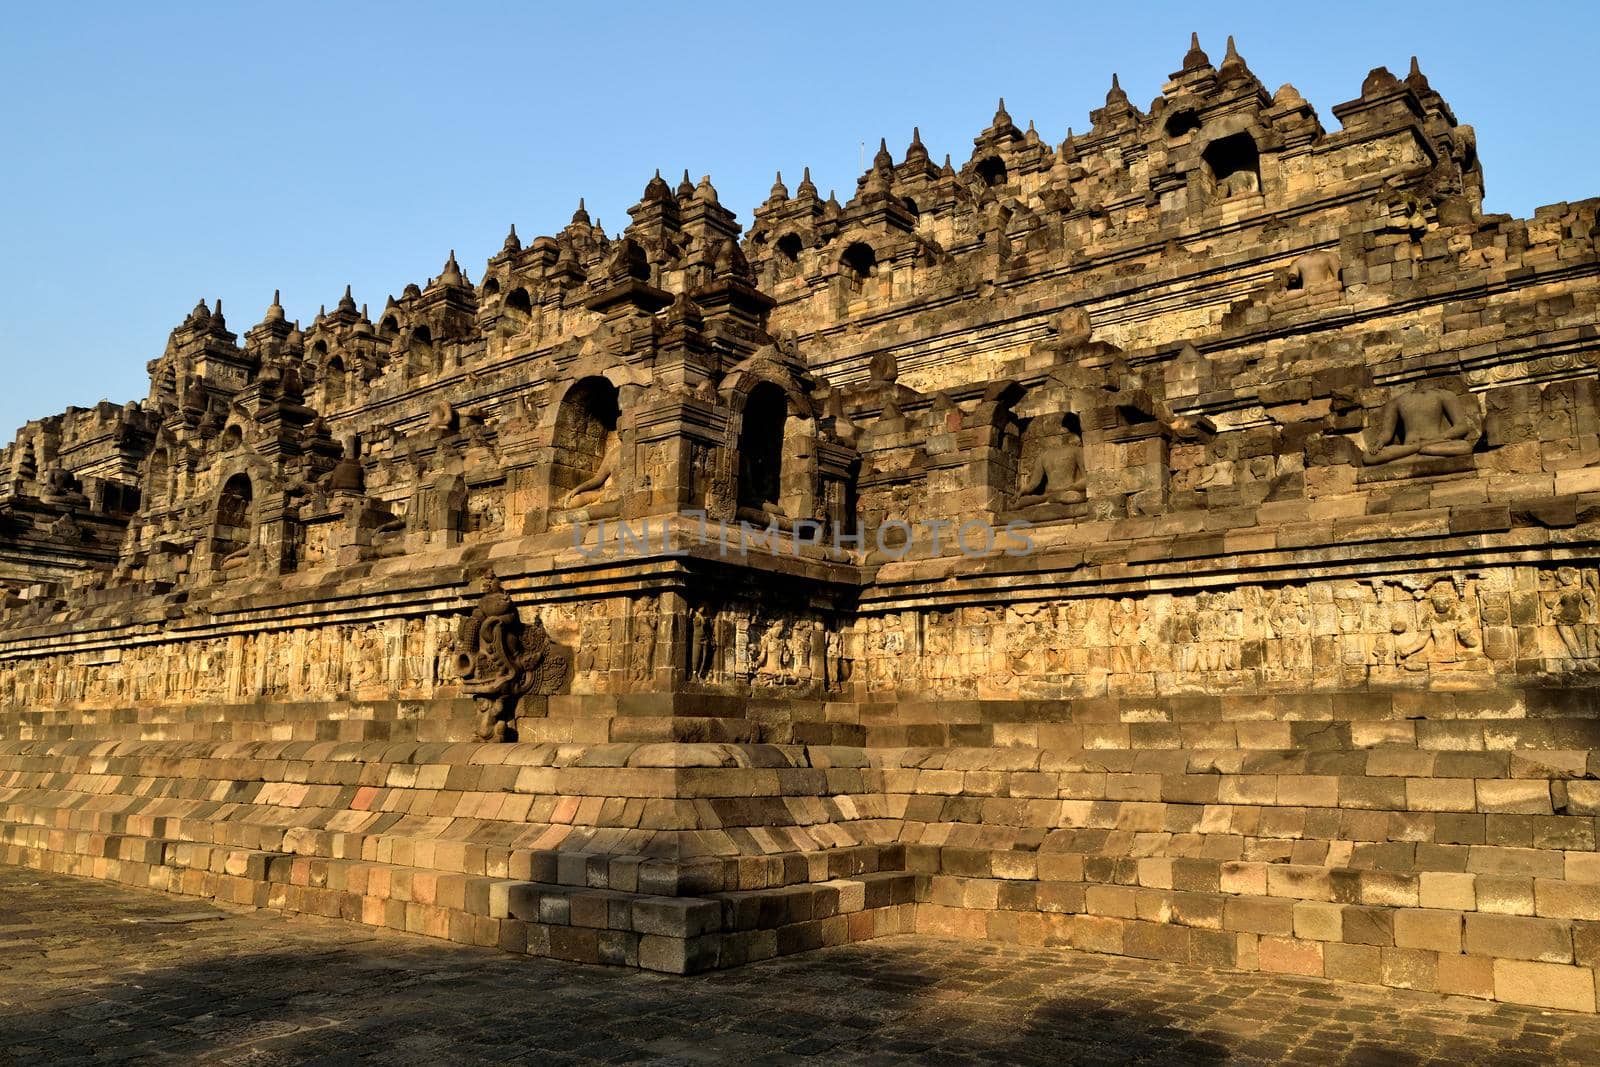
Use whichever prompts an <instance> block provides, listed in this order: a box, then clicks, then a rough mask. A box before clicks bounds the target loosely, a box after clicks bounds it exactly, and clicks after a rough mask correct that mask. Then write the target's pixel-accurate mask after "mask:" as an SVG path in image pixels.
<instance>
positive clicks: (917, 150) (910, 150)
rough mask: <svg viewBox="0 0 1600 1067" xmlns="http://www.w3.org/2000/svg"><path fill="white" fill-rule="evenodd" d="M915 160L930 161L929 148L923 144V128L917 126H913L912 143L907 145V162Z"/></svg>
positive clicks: (918, 161)
mask: <svg viewBox="0 0 1600 1067" xmlns="http://www.w3.org/2000/svg"><path fill="white" fill-rule="evenodd" d="M913 161H914V162H917V163H926V162H927V161H928V150H927V148H925V147H924V146H923V144H922V130H921V129H920V128H919V127H916V126H913V127H911V143H910V144H909V145H907V146H906V162H907V163H911V162H913Z"/></svg>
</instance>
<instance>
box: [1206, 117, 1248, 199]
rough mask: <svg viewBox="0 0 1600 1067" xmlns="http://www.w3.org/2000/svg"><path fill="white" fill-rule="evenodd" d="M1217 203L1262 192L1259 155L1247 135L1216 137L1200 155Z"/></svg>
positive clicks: (1237, 134)
mask: <svg viewBox="0 0 1600 1067" xmlns="http://www.w3.org/2000/svg"><path fill="white" fill-rule="evenodd" d="M1201 159H1202V160H1203V161H1204V163H1205V171H1206V175H1207V177H1208V179H1209V181H1210V183H1211V188H1212V191H1213V192H1214V194H1215V195H1216V198H1217V199H1218V200H1226V199H1228V198H1230V197H1235V196H1252V195H1254V194H1256V193H1259V192H1261V153H1260V152H1259V151H1258V150H1257V149H1256V143H1255V141H1254V140H1253V139H1252V138H1251V136H1250V135H1249V134H1248V133H1243V132H1240V133H1234V134H1229V135H1228V136H1226V137H1219V138H1217V139H1216V140H1215V141H1212V142H1211V143H1210V144H1208V145H1206V148H1205V151H1204V152H1202V153H1201Z"/></svg>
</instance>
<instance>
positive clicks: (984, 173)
mask: <svg viewBox="0 0 1600 1067" xmlns="http://www.w3.org/2000/svg"><path fill="white" fill-rule="evenodd" d="M975 169H976V170H977V174H978V178H979V180H981V181H982V182H983V184H984V185H986V186H988V187H989V188H991V189H995V188H998V187H999V186H1002V185H1004V184H1005V183H1006V164H1005V160H1003V159H1001V158H1000V157H999V156H989V157H987V158H985V159H982V160H980V161H979V162H978V166H977V167H976V168H975Z"/></svg>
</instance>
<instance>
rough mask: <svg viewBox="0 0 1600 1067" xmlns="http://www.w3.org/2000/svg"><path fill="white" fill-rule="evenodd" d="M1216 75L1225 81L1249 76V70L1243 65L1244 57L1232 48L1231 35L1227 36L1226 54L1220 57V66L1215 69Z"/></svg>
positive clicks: (1236, 49)
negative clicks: (1219, 75)
mask: <svg viewBox="0 0 1600 1067" xmlns="http://www.w3.org/2000/svg"><path fill="white" fill-rule="evenodd" d="M1217 73H1218V74H1221V75H1222V76H1223V78H1225V79H1226V78H1239V77H1249V76H1250V68H1249V67H1247V66H1245V65H1244V57H1243V56H1241V55H1239V49H1238V48H1236V47H1234V44H1233V35H1232V34H1229V35H1228V54H1227V55H1226V56H1223V57H1222V66H1220V67H1218V68H1217Z"/></svg>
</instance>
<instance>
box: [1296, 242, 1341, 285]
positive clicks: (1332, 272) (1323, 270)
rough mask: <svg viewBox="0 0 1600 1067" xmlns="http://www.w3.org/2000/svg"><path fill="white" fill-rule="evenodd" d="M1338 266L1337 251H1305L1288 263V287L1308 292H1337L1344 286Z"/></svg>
mask: <svg viewBox="0 0 1600 1067" xmlns="http://www.w3.org/2000/svg"><path fill="white" fill-rule="evenodd" d="M1339 268H1340V264H1339V253H1337V252H1307V253H1305V254H1303V255H1300V256H1296V257H1295V259H1294V261H1293V262H1292V263H1290V264H1289V288H1291V289H1302V290H1304V291H1306V292H1308V293H1322V292H1339V291H1341V290H1342V289H1343V288H1344V283H1343V282H1342V281H1340V278H1339Z"/></svg>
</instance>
